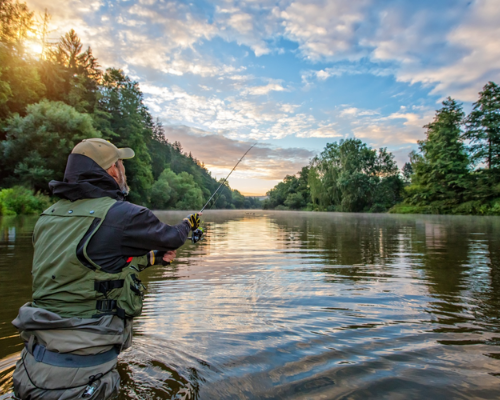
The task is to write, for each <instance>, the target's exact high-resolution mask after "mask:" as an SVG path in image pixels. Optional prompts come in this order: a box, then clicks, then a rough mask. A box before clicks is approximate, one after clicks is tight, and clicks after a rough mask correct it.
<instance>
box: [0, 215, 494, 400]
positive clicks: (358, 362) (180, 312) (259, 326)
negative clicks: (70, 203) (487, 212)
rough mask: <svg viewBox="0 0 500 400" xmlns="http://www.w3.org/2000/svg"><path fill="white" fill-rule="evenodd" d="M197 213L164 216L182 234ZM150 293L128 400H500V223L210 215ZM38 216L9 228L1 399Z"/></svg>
mask: <svg viewBox="0 0 500 400" xmlns="http://www.w3.org/2000/svg"><path fill="white" fill-rule="evenodd" d="M184 214H185V213H179V212H159V213H157V215H158V217H159V218H160V219H161V220H162V221H164V222H168V223H177V222H178V221H179V220H180V219H181V218H182V217H184V216H185V215H184ZM204 220H205V222H204V226H205V228H206V229H207V235H206V239H205V240H204V241H202V242H200V243H197V244H192V243H190V242H189V243H187V244H186V245H185V246H184V247H183V248H182V249H181V250H180V251H178V258H177V259H176V260H175V262H174V264H173V265H172V266H169V267H152V268H150V269H148V270H146V271H145V272H143V273H142V279H143V282H144V283H145V284H146V286H147V287H148V294H147V296H146V299H145V305H144V312H143V315H142V316H141V317H139V318H137V319H136V321H135V325H134V332H135V336H134V346H133V348H132V349H130V350H127V351H126V352H124V353H122V354H121V355H120V357H119V371H120V375H121V377H122V390H121V394H120V399H170V398H172V399H344V398H346V399H347V398H348V399H422V398H429V399H434V398H438V399H440V400H441V399H473V398H477V399H494V398H499V397H500V319H499V318H500V218H495V217H456V216H455V217H448V216H422V215H413V216H397V215H386V214H343V213H300V212H285V211H282V212H269V211H255V212H254V211H224V212H223V211H207V212H206V213H205V215H204ZM35 222H36V218H34V217H18V218H4V219H0V227H1V230H0V273H1V279H0V289H1V294H2V301H1V303H0V304H1V307H0V360H1V361H0V399H6V398H10V392H11V390H12V379H11V376H12V372H13V369H14V363H15V362H16V360H17V358H18V356H19V352H20V350H21V342H20V340H19V337H18V336H17V332H16V330H15V329H14V328H13V327H12V325H11V324H10V321H11V320H12V319H14V318H15V316H16V313H17V309H18V308H19V307H20V306H21V305H22V304H24V303H25V302H27V301H29V300H30V297H31V277H30V270H31V257H32V254H33V252H32V247H31V232H32V229H33V226H34V224H35Z"/></svg>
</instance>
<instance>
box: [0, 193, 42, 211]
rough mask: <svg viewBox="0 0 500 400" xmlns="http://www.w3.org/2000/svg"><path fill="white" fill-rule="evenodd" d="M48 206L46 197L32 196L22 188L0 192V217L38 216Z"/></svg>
mask: <svg viewBox="0 0 500 400" xmlns="http://www.w3.org/2000/svg"><path fill="white" fill-rule="evenodd" d="M50 204H51V201H50V198H49V197H48V196H44V195H41V194H36V195H34V194H33V192H32V191H31V190H30V189H27V188H25V187H23V186H14V187H13V188H11V189H2V190H0V215H17V214H38V213H40V212H42V211H43V210H45V209H46V208H48V207H49V206H50Z"/></svg>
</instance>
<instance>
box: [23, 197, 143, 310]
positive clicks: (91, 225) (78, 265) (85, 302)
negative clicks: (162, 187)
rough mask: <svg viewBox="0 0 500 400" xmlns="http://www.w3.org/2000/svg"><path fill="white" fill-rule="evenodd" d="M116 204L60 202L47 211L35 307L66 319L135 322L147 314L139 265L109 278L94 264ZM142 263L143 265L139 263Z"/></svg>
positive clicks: (41, 224)
mask: <svg viewBox="0 0 500 400" xmlns="http://www.w3.org/2000/svg"><path fill="white" fill-rule="evenodd" d="M115 202H116V200H114V199H111V198H110V197H102V198H98V199H82V200H77V201H74V202H71V201H69V200H60V201H59V202H57V203H56V204H54V205H53V206H51V207H49V208H48V209H47V210H45V211H44V212H43V213H42V215H41V216H40V219H39V220H38V222H37V224H36V226H35V230H34V233H33V244H34V247H35V251H34V257H33V270H32V274H33V305H34V306H35V307H40V308H43V309H46V310H48V311H52V312H54V313H56V314H59V315H60V316H61V317H78V318H99V317H101V316H103V315H117V316H119V317H120V318H122V319H124V318H128V317H135V316H138V315H140V313H141V311H142V299H143V294H144V286H143V285H142V284H141V282H140V280H139V279H138V278H137V275H138V272H139V269H137V268H136V267H134V264H136V263H135V262H134V260H133V261H132V262H131V263H129V264H128V265H127V266H126V267H125V268H123V269H122V271H121V272H119V273H114V274H113V273H107V272H104V271H102V269H101V267H100V266H99V265H97V264H96V263H95V262H94V261H92V260H91V259H90V257H89V256H88V253H87V247H88V244H89V242H90V240H91V239H92V237H93V235H94V234H95V232H97V230H98V229H99V227H100V226H101V224H102V222H103V221H104V218H105V217H106V214H107V213H108V210H109V209H110V208H111V206H113V204H115ZM135 260H137V259H135Z"/></svg>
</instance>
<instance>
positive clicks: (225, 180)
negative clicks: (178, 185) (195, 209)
mask: <svg viewBox="0 0 500 400" xmlns="http://www.w3.org/2000/svg"><path fill="white" fill-rule="evenodd" d="M256 145H257V143H254V144H253V145H252V146H250V148H249V149H248V150H247V151H246V152H245V154H243V155H242V156H241V158H240V159H239V160H238V162H237V163H236V165H235V166H234V167H233V169H232V170H231V172H230V173H229V174H228V175H227V176H226V178H225V179H224V180H223V181H222V182H221V184H220V185H219V187H218V188H217V190H216V191H215V192H214V193H213V194H212V196H210V198H209V199H208V201H207V202H206V203H205V205H204V206H203V208H202V209H201V211H200V213H202V212H203V210H204V209H205V208H206V207H207V206H208V203H210V200H212V199H213V197H214V196H215V194H216V193H217V192H218V191H219V189H220V188H221V187H222V185H223V184H224V183H226V182H227V179H228V178H229V176H230V175H231V174H232V173H233V171H234V170H235V169H236V167H237V166H238V164H239V163H240V162H241V160H243V158H244V157H245V156H246V155H247V154H248V152H249V151H250V150H252V148H254V147H255V146H256ZM218 198H219V196H217V199H218ZM217 199H216V200H217ZM213 204H215V201H214V203H213ZM213 204H212V205H213ZM210 207H211V206H210Z"/></svg>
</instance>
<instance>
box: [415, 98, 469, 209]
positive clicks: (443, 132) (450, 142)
mask: <svg viewBox="0 0 500 400" xmlns="http://www.w3.org/2000/svg"><path fill="white" fill-rule="evenodd" d="M463 117H464V113H463V111H462V106H461V104H459V103H457V102H456V101H455V100H453V99H451V98H448V99H447V100H445V101H444V102H443V107H442V108H441V109H440V110H438V111H437V112H436V116H435V117H434V121H433V122H431V123H430V124H428V125H426V126H425V128H427V138H426V139H425V140H421V141H419V142H418V143H419V149H420V156H414V162H413V163H412V167H413V170H414V174H413V175H412V184H411V185H410V186H408V187H407V191H408V194H409V198H408V201H409V202H410V203H412V204H418V205H424V204H426V205H428V204H431V203H432V202H439V206H440V207H449V206H451V205H453V204H459V203H460V202H462V201H463V200H464V196H465V194H466V190H467V187H468V177H469V166H470V160H469V157H468V154H467V151H466V149H465V146H464V144H463V142H462V141H461V136H462V135H461V133H462V132H461V129H460V124H461V121H462V119H463Z"/></svg>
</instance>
